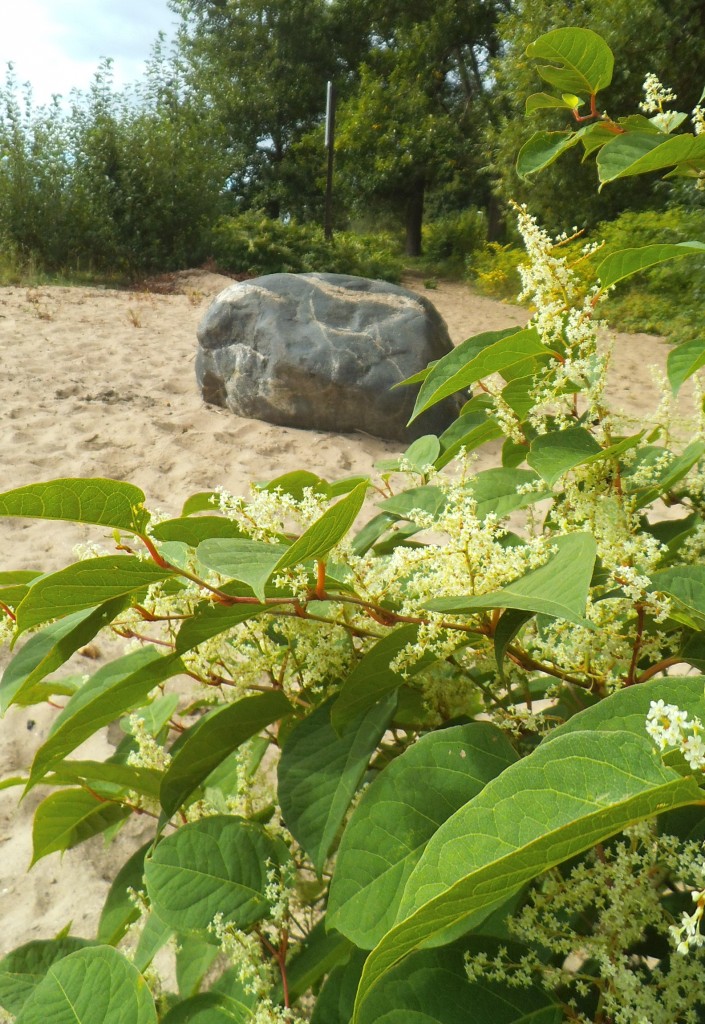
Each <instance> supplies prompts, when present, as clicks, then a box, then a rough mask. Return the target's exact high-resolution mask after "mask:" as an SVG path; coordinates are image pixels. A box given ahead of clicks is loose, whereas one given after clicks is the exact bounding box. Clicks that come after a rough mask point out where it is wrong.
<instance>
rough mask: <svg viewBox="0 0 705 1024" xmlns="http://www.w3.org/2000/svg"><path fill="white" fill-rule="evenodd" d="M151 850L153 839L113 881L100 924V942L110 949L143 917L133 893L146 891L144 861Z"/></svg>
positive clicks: (131, 858)
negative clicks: (132, 891)
mask: <svg viewBox="0 0 705 1024" xmlns="http://www.w3.org/2000/svg"><path fill="white" fill-rule="evenodd" d="M151 847H152V841H151V840H150V841H149V842H148V843H145V844H144V846H141V847H140V848H139V850H136V851H135V853H133V854H132V856H131V857H130V858H129V860H127V861H125V863H124V864H123V866H122V867H121V868H120V870H119V871H118V873H117V874H116V875H115V877H114V878H113V881H112V884H111V886H110V889H109V890H108V895H107V896H106V898H105V903H104V904H103V909H102V911H101V914H100V921H99V923H98V935H97V938H98V941H99V942H104V943H105V944H106V946H116V945H117V944H118V942H119V941H120V939H122V938H123V937H124V935H125V934H126V932H127V929H128V928H129V927H130V925H131V924H132V922H133V921H136V920H137V919H138V918H139V916H140V910H139V908H138V907H137V906H135V902H134V900H133V899H132V898H131V895H130V891H131V890H134V891H135V892H139V891H140V890H142V889H143V888H144V883H143V881H142V876H143V875H144V858H145V856H146V855H147V851H148V850H149V849H151Z"/></svg>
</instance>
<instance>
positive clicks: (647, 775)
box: [353, 731, 702, 1024]
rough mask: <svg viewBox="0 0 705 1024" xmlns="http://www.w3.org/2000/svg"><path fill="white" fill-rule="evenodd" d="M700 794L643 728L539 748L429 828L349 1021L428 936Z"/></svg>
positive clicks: (566, 738) (578, 735)
mask: <svg viewBox="0 0 705 1024" xmlns="http://www.w3.org/2000/svg"><path fill="white" fill-rule="evenodd" d="M701 800H702V793H701V791H700V789H699V787H698V786H697V784H696V783H695V782H694V780H693V779H690V778H681V776H680V775H678V774H677V773H676V772H675V771H673V770H671V769H670V768H666V767H665V766H664V765H663V764H662V763H661V761H660V759H659V758H658V757H657V756H656V753H655V751H654V749H653V746H652V744H651V743H650V742H649V740H648V737H647V736H646V734H644V736H643V737H641V736H634V735H632V734H631V733H628V732H614V733H610V734H609V735H604V734H602V733H595V732H582V731H581V732H574V733H571V734H570V735H563V736H557V737H556V738H555V739H553V740H552V741H551V742H550V743H547V744H542V745H541V746H539V747H538V748H537V749H536V750H535V751H534V752H533V753H532V754H530V755H529V756H528V757H525V758H523V759H522V760H521V761H519V762H517V763H516V764H514V765H511V766H510V767H509V768H507V769H505V771H504V772H502V774H501V775H499V776H498V777H497V778H496V779H494V780H493V781H492V782H489V783H488V784H487V785H486V786H485V788H484V789H483V790H482V792H481V793H480V794H479V795H478V796H476V797H475V799H474V800H471V801H470V802H469V803H468V804H466V805H465V806H464V807H462V808H461V809H460V810H459V811H457V812H456V813H455V814H454V815H453V816H452V817H451V818H450V819H449V820H448V821H446V823H445V824H444V825H442V826H441V827H440V829H439V830H438V832H436V833H435V835H434V836H433V838H432V839H431V841H430V842H429V844H428V846H427V847H426V850H425V851H424V854H423V856H422V858H421V860H420V862H419V864H418V865H417V867H416V869H415V871H414V872H413V873H412V875H411V877H410V878H409V880H408V882H407V885H406V888H405V890H404V896H403V900H402V906H401V908H400V920H399V923H398V924H397V925H396V926H395V927H394V928H393V929H392V930H391V931H390V932H388V933H387V935H386V936H385V937H384V938H383V939H382V941H381V942H380V943H379V945H378V946H377V947H376V949H375V950H374V951H373V952H372V953H371V954H370V956H369V958H368V960H367V963H366V965H365V969H364V972H363V976H362V981H361V984H360V989H359V993H358V1003H357V1010H356V1014H355V1016H354V1018H353V1022H354V1024H359V1022H360V1021H361V1020H363V1019H364V1018H363V1016H362V1013H363V1012H364V1004H365V1000H366V999H367V998H368V996H369V994H371V993H372V992H373V991H374V988H375V987H376V985H377V984H379V982H380V980H381V979H382V978H383V977H384V975H385V974H386V973H387V972H388V971H389V970H391V969H392V968H393V967H394V966H395V965H396V964H397V963H399V962H400V961H402V960H403V959H404V958H405V957H406V956H407V955H408V954H409V953H411V952H412V951H413V950H415V949H418V948H419V947H420V946H421V945H422V944H423V943H426V942H428V941H429V940H430V939H432V938H433V936H434V935H437V934H439V933H441V932H443V931H444V930H445V929H447V928H449V927H450V926H452V925H454V924H455V923H457V922H458V921H460V920H462V918H464V917H467V916H468V915H470V914H474V913H479V912H481V911H482V910H483V909H485V908H487V909H489V908H491V907H494V906H496V905H497V904H498V902H499V901H501V900H503V899H506V898H507V897H508V896H510V895H511V894H512V893H514V892H517V891H518V890H519V889H520V888H521V887H522V886H523V885H524V884H525V883H526V882H528V881H530V880H531V879H532V878H535V877H537V876H538V875H540V874H543V873H544V872H545V871H547V870H549V869H550V868H551V867H553V866H554V865H556V864H560V863H562V862H563V861H565V860H569V859H570V858H571V857H574V856H577V854H579V853H582V852H583V851H584V850H587V849H590V847H592V846H594V845H595V844H596V843H598V842H602V841H604V840H605V839H607V838H609V837H610V836H613V835H616V834H617V833H618V832H621V831H622V830H623V829H624V828H626V827H627V826H629V825H632V824H635V823H636V822H638V821H641V820H643V819H645V818H649V817H651V816H653V815H655V814H657V813H661V812H663V811H666V810H668V809H670V808H675V807H681V806H686V805H688V804H692V803H699V802H701Z"/></svg>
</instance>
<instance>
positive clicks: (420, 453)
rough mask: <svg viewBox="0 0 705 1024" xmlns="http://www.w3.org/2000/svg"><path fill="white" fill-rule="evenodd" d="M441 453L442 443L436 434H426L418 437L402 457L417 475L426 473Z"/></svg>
mask: <svg viewBox="0 0 705 1024" xmlns="http://www.w3.org/2000/svg"><path fill="white" fill-rule="evenodd" d="M440 451H441V442H440V441H439V440H438V438H437V436H436V435H435V434H424V436H423V437H418V438H417V439H416V440H415V441H414V443H413V444H411V445H409V447H408V448H407V449H406V451H405V452H404V455H403V456H402V458H403V460H404V462H406V463H407V464H408V465H409V466H410V467H411V468H412V469H413V470H415V471H416V472H417V473H425V472H426V468H427V467H428V466H431V465H433V463H434V462H435V461H436V459H437V458H438V456H439V454H440Z"/></svg>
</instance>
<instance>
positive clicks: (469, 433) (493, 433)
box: [435, 412, 502, 469]
mask: <svg viewBox="0 0 705 1024" xmlns="http://www.w3.org/2000/svg"><path fill="white" fill-rule="evenodd" d="M501 436H502V430H501V428H500V426H499V424H498V423H497V421H496V420H495V419H492V417H490V416H488V415H487V414H486V413H484V412H481V413H477V412H476V413H469V414H468V415H467V416H459V417H458V419H457V420H455V422H454V423H452V424H451V425H450V427H448V429H447V430H445V431H444V432H443V433H442V434H441V437H440V441H441V454H440V455H439V456H438V458H437V459H436V462H435V466H436V469H443V467H444V466H447V465H448V463H449V462H452V460H453V459H454V458H455V456H456V455H457V454H458V452H459V451H460V449H461V448H464V449H465V451H466V452H471V451H474V450H475V448H479V447H480V446H481V445H483V444H485V443H486V442H487V441H494V440H496V439H497V438H498V437H501Z"/></svg>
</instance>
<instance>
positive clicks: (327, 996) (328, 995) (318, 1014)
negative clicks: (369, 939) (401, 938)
mask: <svg viewBox="0 0 705 1024" xmlns="http://www.w3.org/2000/svg"><path fill="white" fill-rule="evenodd" d="M366 959H367V951H366V950H361V949H354V950H353V951H352V953H351V955H350V958H349V960H348V961H347V963H344V964H340V965H339V966H338V967H336V968H335V969H334V970H333V971H332V972H331V973H330V974H329V975H328V977H327V978H326V980H325V983H324V985H323V988H322V989H321V991H320V992H319V993H318V997H317V999H316V1005H315V1006H314V1008H313V1013H312V1015H311V1024H350V1019H351V1017H352V1013H353V1009H354V1006H355V993H356V992H357V986H358V985H359V983H360V975H361V974H362V968H363V967H364V965H365V960H366Z"/></svg>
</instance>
